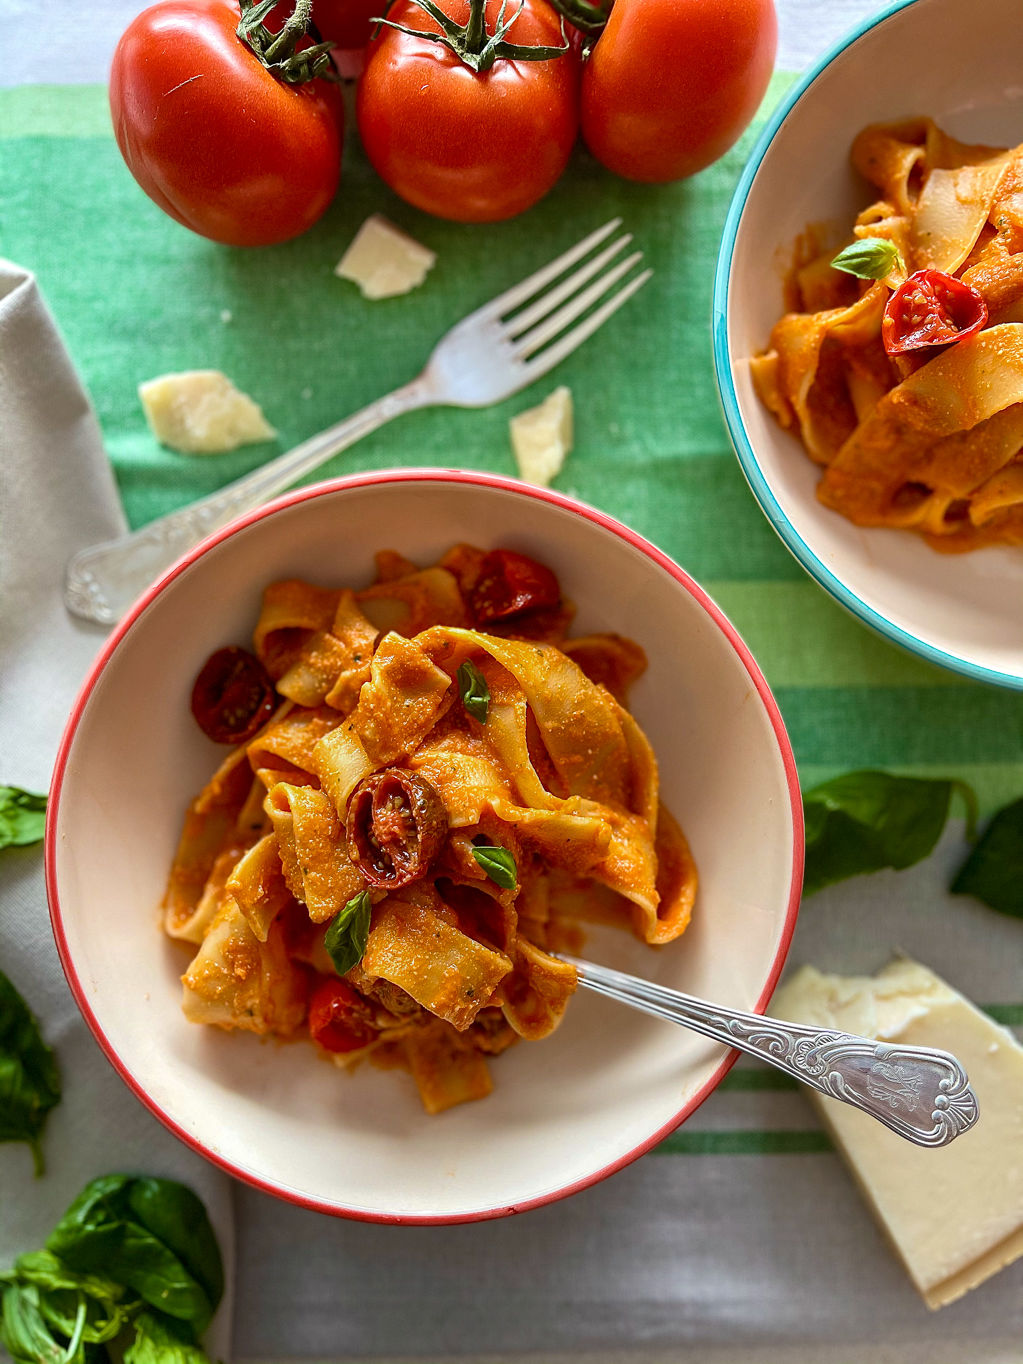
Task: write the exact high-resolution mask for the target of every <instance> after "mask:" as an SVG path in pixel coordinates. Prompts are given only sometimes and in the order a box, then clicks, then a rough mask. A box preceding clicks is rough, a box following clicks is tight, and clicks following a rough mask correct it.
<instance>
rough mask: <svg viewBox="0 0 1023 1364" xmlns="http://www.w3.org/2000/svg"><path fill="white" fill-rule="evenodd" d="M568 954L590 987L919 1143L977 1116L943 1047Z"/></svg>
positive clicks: (930, 1142)
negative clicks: (728, 998)
mask: <svg viewBox="0 0 1023 1364" xmlns="http://www.w3.org/2000/svg"><path fill="white" fill-rule="evenodd" d="M565 960H566V961H569V962H571V963H572V965H573V966H575V968H576V970H577V971H578V974H579V984H580V985H583V986H585V987H586V988H587V989H588V990H594V991H595V992H596V993H597V994H601V995H606V996H607V997H608V998H609V999H616V1000H618V1001H619V1002H620V1003H622V1004H629V1005H631V1006H632V1007H633V1008H634V1009H640V1010H641V1011H642V1012H644V1013H648V1014H653V1015H654V1016H655V1017H657V1018H665V1019H667V1020H668V1021H669V1022H671V1023H680V1024H681V1025H682V1026H683V1027H686V1028H692V1029H693V1031H694V1032H699V1033H702V1034H703V1035H704V1036H705V1037H712V1038H714V1039H715V1040H716V1041H718V1042H725V1043H726V1044H727V1045H729V1046H732V1047H737V1048H738V1049H739V1050H740V1051H745V1052H748V1053H749V1054H750V1055H752V1056H759V1057H760V1058H761V1059H762V1060H764V1061H767V1062H768V1063H769V1064H770V1065H772V1066H776V1067H777V1068H778V1069H779V1070H784V1071H787V1072H788V1074H789V1075H792V1076H793V1077H794V1078H795V1079H797V1080H799V1081H801V1082H802V1083H803V1084H806V1085H810V1086H812V1087H813V1088H814V1089H816V1090H819V1091H820V1093H821V1094H826V1095H827V1096H828V1097H829V1098H832V1099H841V1100H843V1101H844V1102H845V1103H847V1104H852V1106H853V1107H854V1108H860V1109H862V1110H863V1112H864V1113H869V1114H870V1116H871V1117H873V1118H877V1119H878V1120H879V1121H880V1122H883V1123H884V1124H885V1126H886V1127H890V1128H891V1129H892V1131H893V1132H897V1133H898V1134H899V1136H901V1137H906V1138H907V1139H908V1140H909V1141H912V1142H916V1143H917V1145H919V1146H945V1145H947V1143H948V1142H950V1141H954V1140H955V1138H956V1137H958V1136H959V1135H960V1134H961V1133H963V1132H966V1131H968V1130H969V1129H970V1128H971V1127H972V1126H973V1124H974V1123H975V1122H976V1121H977V1114H978V1110H977V1099H976V1096H975V1095H974V1093H973V1090H972V1089H971V1088H970V1084H969V1080H968V1079H967V1076H966V1072H965V1071H964V1070H963V1067H962V1066H961V1065H960V1064H959V1062H958V1061H957V1060H956V1058H955V1057H954V1056H951V1055H950V1054H949V1053H948V1052H946V1051H938V1050H936V1049H934V1048H931V1047H907V1046H899V1045H897V1044H895V1043H891V1042H876V1041H873V1040H871V1039H870V1038H868V1037H856V1036H854V1035H853V1034H852V1033H846V1032H837V1031H835V1030H834V1029H830V1028H811V1027H806V1026H804V1025H803V1024H800V1023H785V1022H782V1021H781V1020H779V1019H775V1018H764V1017H762V1016H761V1015H760V1014H748V1013H741V1012H739V1011H738V1010H734V1009H723V1008H721V1007H719V1006H718V1005H715V1004H709V1003H708V1002H707V1001H706V1000H702V999H697V998H696V997H695V996H693V995H686V994H682V993H681V992H680V991H678V990H669V989H667V988H666V987H665V986H663V985H654V984H652V983H650V982H649V981H644V980H640V979H638V978H637V977H635V976H627V975H624V974H623V973H622V972H620V971H612V970H610V969H609V968H607V967H604V966H594V965H592V964H591V963H590V962H583V961H577V960H576V959H575V958H573V957H566V958H565Z"/></svg>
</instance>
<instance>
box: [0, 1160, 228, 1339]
mask: <svg viewBox="0 0 1023 1364" xmlns="http://www.w3.org/2000/svg"><path fill="white" fill-rule="evenodd" d="M223 1291H224V1275H223V1267H222V1265H221V1260H220V1251H219V1249H218V1247H217V1241H216V1237H215V1236H214V1234H213V1228H212V1227H211V1226H210V1223H209V1219H208V1218H207V1216H206V1210H205V1208H204V1207H203V1205H202V1203H201V1201H200V1200H199V1199H198V1198H197V1197H196V1196H195V1194H194V1193H192V1191H191V1189H188V1188H186V1187H185V1186H184V1185H183V1184H178V1183H177V1182H176V1181H174V1180H169V1179H150V1178H145V1177H140V1176H134V1175H116V1174H115V1175H104V1176H102V1177H101V1178H99V1179H94V1180H93V1181H92V1182H91V1183H90V1184H87V1185H86V1187H85V1188H84V1189H83V1190H82V1192H81V1193H80V1194H79V1195H78V1197H77V1198H76V1199H75V1200H74V1202H73V1203H72V1204H71V1206H70V1207H69V1208H68V1210H67V1212H65V1214H64V1216H63V1217H62V1218H61V1220H60V1221H59V1222H58V1224H57V1226H56V1227H55V1228H54V1230H53V1232H52V1233H51V1235H50V1237H49V1238H48V1240H47V1243H46V1248H45V1249H44V1250H38V1251H32V1252H30V1253H29V1254H26V1255H22V1256H20V1257H19V1258H18V1259H17V1260H16V1261H15V1263H14V1267H13V1269H11V1270H9V1271H7V1272H6V1273H4V1274H0V1345H3V1346H4V1348H5V1349H6V1350H7V1351H8V1353H9V1354H10V1356H11V1358H12V1359H13V1360H15V1361H17V1364H99V1362H100V1361H113V1360H121V1359H122V1358H123V1361H124V1364H209V1360H208V1357H207V1355H206V1353H205V1351H204V1350H203V1349H202V1347H201V1346H200V1345H199V1343H198V1338H199V1332H201V1331H202V1330H203V1329H204V1328H205V1326H206V1325H207V1324H208V1322H209V1320H210V1318H211V1317H212V1315H213V1312H214V1310H215V1309H216V1306H217V1304H218V1303H219V1301H220V1299H221V1297H222V1295H223ZM131 1328H134V1332H135V1336H134V1340H133V1341H132V1343H131V1344H129V1345H128V1347H127V1349H126V1350H124V1351H123V1352H122V1346H123V1343H124V1342H123V1335H124V1332H125V1331H126V1330H128V1329H131ZM115 1342H116V1343H115Z"/></svg>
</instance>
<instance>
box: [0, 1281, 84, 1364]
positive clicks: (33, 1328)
mask: <svg viewBox="0 0 1023 1364" xmlns="http://www.w3.org/2000/svg"><path fill="white" fill-rule="evenodd" d="M0 1292H2V1293H3V1303H2V1306H0V1345H2V1346H3V1347H4V1349H5V1350H6V1351H7V1353H8V1354H9V1355H10V1356H11V1358H12V1359H13V1360H14V1361H15V1364H65V1361H66V1360H73V1359H74V1356H73V1355H71V1356H69V1355H68V1353H67V1352H66V1350H65V1347H64V1345H62V1344H61V1343H60V1342H59V1341H58V1340H57V1339H56V1338H55V1337H54V1334H53V1332H52V1331H51V1330H50V1327H49V1326H48V1325H47V1324H46V1319H45V1317H44V1316H43V1314H42V1311H41V1309H40V1306H39V1298H40V1293H39V1289H38V1288H37V1287H36V1286H35V1284H21V1283H18V1282H16V1281H9V1280H8V1276H6V1275H5V1276H4V1278H2V1279H0Z"/></svg>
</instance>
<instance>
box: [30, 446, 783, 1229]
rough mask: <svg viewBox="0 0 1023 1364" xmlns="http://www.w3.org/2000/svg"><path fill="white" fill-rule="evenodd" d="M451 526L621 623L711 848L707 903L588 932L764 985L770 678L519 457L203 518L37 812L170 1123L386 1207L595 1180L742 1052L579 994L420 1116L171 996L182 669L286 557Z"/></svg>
mask: <svg viewBox="0 0 1023 1364" xmlns="http://www.w3.org/2000/svg"><path fill="white" fill-rule="evenodd" d="M459 540H471V541H472V542H474V543H476V544H479V545H483V546H491V545H497V544H501V545H506V546H509V547H511V548H515V549H519V550H522V551H524V552H525V553H528V554H532V555H534V556H535V557H537V558H539V559H542V560H543V561H544V562H546V563H548V564H550V566H551V567H552V568H553V569H554V570H555V572H556V573H557V574H558V575H559V577H560V579H561V582H562V584H563V587H564V589H565V591H566V593H567V594H568V595H569V596H571V597H572V598H573V599H574V600H575V601H576V602H577V603H578V606H579V614H578V618H577V622H576V632H577V633H583V632H586V631H588V630H614V631H618V632H619V633H621V634H626V635H629V636H631V637H632V638H634V639H636V640H638V641H639V643H640V644H641V645H642V646H643V648H644V649H645V650H646V651H647V654H648V656H649V660H650V667H649V670H648V672H647V673H646V675H645V676H644V677H643V678H642V679H641V681H640V682H639V683H638V684H637V686H636V687H635V690H634V693H633V697H632V706H633V710H634V712H635V714H636V716H637V718H638V719H639V721H640V723H641V724H642V726H643V728H644V729H645V730H646V732H647V734H648V735H649V736H650V739H651V740H652V742H653V745H654V748H655V750H656V752H657V755H658V758H659V760H660V768H661V780H662V789H663V793H664V797H665V800H666V801H667V803H668V805H669V806H670V808H671V809H672V810H673V811H674V813H675V814H676V816H677V817H678V818H679V820H680V821H681V823H682V826H683V828H684V829H685V830H686V833H687V834H688V836H689V839H690V842H691V843H692V846H693V850H694V853H695V856H696V859H697V862H698V865H699V869H700V875H701V888H700V895H699V899H698V902H697V912H696V915H695V917H694V922H693V925H692V926H691V928H690V929H689V931H688V932H687V933H686V934H685V936H684V937H683V938H682V939H681V940H680V941H679V942H678V943H675V944H673V945H671V946H670V947H667V948H663V949H659V950H654V949H651V948H648V947H645V946H644V945H642V944H640V943H638V942H635V941H634V940H633V939H632V938H631V937H629V936H627V935H625V934H621V933H614V932H612V931H610V930H606V931H598V930H593V931H592V933H591V934H590V936H589V937H588V955H590V956H591V957H592V958H593V959H595V960H598V961H603V962H606V963H608V964H610V965H614V966H617V967H619V968H620V969H622V970H626V971H631V972H634V973H635V974H637V975H643V976H646V977H648V978H650V979H656V980H658V981H661V982H663V983H665V984H669V985H673V986H676V987H678V988H681V989H685V990H691V991H693V992H694V993H696V994H701V995H704V996H706V997H708V998H711V999H716V1000H720V1001H721V1002H722V1003H727V1004H732V1005H736V1006H738V1007H740V1008H746V1009H763V1008H764V1007H765V1006H766V1004H767V1002H768V1000H769V998H770V996H771V993H772V991H773V989H774V986H775V983H776V981H777V979H778V975H779V973H780V971H781V968H782V965H783V962H784V959H785V954H786V951H787V949H788V945H789V941H790V939H791V936H792V931H793V928H794V926H795V919H796V911H797V907H798V902H799V893H800V888H801V878H802V865H803V828H802V805H801V801H800V795H799V786H798V782H797V778H796V769H795V763H794V761H793V758H792V753H791V750H790V747H789V743H788V739H787V737H786V734H785V730H784V727H783V725H782V721H781V717H780V716H779V714H778V709H777V706H776V705H775V703H774V700H773V698H772V697H771V694H770V692H769V690H768V688H767V684H766V683H765V681H764V679H763V677H762V676H761V674H760V672H759V670H758V668H757V666H756V664H755V663H754V661H753V659H752V658H751V657H750V654H749V652H748V650H747V649H746V647H745V646H744V645H743V643H742V641H741V640H740V639H739V637H738V635H737V634H736V633H735V631H734V630H733V628H732V627H731V625H730V624H729V623H728V621H727V620H726V619H725V618H724V616H723V615H722V614H721V612H720V611H719V610H718V608H717V607H716V606H715V605H714V603H713V602H712V601H711V600H710V599H709V598H708V597H707V596H706V594H705V593H704V592H703V591H702V590H701V589H700V588H699V587H698V586H697V585H696V584H695V583H694V582H693V581H692V579H691V578H689V577H688V576H687V575H686V574H685V573H684V572H683V571H682V570H681V569H680V568H679V567H678V566H677V565H676V564H674V563H672V561H671V560H670V559H668V558H667V557H666V556H665V555H663V554H661V553H660V551H658V550H657V549H655V548H654V547H653V546H652V545H650V544H648V543H647V542H646V541H644V540H643V539H642V538H641V537H640V536H638V535H636V534H634V533H633V532H632V531H629V530H627V529H626V528H625V527H624V526H622V525H620V524H619V523H618V522H616V521H614V520H612V519H611V518H610V517H607V516H604V515H603V514H602V513H600V512H597V511H594V510H592V509H591V508H589V507H586V506H583V505H581V504H580V503H577V502H573V501H571V500H570V499H568V498H565V497H561V496H559V495H558V494H556V493H551V492H547V491H544V490H539V489H535V488H531V487H528V486H526V485H523V484H520V483H517V482H515V481H513V480H510V479H503V478H498V477H495V476H492V475H487V474H473V473H464V472H458V471H450V470H414V471H413V470H410V471H399V472H387V473H381V474H369V475H360V476H356V477H352V478H345V479H339V480H337V481H335V482H331V483H323V484H319V485H317V486H316V487H312V488H306V489H303V490H301V491H300V492H297V493H294V494H292V495H290V496H287V497H284V498H281V499H279V500H278V501H276V502H274V503H272V504H271V505H270V506H268V507H266V508H264V509H262V510H261V511H259V512H256V513H253V514H252V515H251V516H247V517H244V518H242V519H240V520H238V521H235V522H234V523H233V524H232V525H230V526H228V527H227V528H226V529H224V530H223V531H220V532H219V533H217V534H216V535H213V536H211V537H210V538H209V539H207V540H206V541H204V542H203V544H201V545H200V546H199V547H198V548H197V549H196V550H195V551H193V552H192V553H191V554H190V555H188V556H187V557H186V558H184V559H183V560H181V561H180V562H179V563H178V564H177V565H175V566H174V567H173V568H172V569H170V570H169V571H168V573H167V574H166V575H165V576H164V577H163V578H162V579H161V580H160V581H159V582H158V583H157V584H156V585H155V586H154V587H153V588H151V589H150V591H149V592H148V593H146V595H145V596H144V597H142V598H141V600H140V601H139V602H138V603H137V605H136V606H135V607H134V608H133V609H132V610H131V611H130V612H129V614H128V616H127V617H126V618H125V620H124V621H123V623H122V624H121V625H120V627H119V628H118V629H117V630H116V631H115V632H114V634H113V636H112V637H111V639H110V641H109V643H108V644H107V646H106V648H105V649H104V650H103V652H102V654H101V655H100V657H99V660H98V661H97V663H96V665H95V667H94V669H93V671H92V673H91V675H90V676H89V678H88V679H87V681H86V683H85V686H84V687H83V688H82V691H81V694H80V695H79V697H78V700H77V701H76V703H75V706H74V709H73V711H72V714H71V718H70V720H69V722H68V726H67V730H66V732H65V735H64V738H63V741H62V743H61V747H60V752H59V755H58V758H57V765H56V770H55V774H54V781H53V789H52V793H51V799H50V808H49V816H48V821H47V832H46V872H47V885H48V891H49V898H50V911H51V916H52V920H53V929H54V934H55V936H56V939H57V946H58V948H59V951H60V955H61V959H62V961H63V964H64V969H65V971H66V973H67V977H68V980H69V982H70V984H71V988H72V990H73V991H74V993H75V997H76V999H77V1000H78V1004H79V1006H80V1008H81V1009H82V1012H83V1014H84V1015H85V1018H86V1020H87V1021H88V1023H89V1025H90V1027H91V1028H92V1030H93V1032H94V1033H95V1035H96V1037H97V1039H98V1041H99V1043H100V1045H101V1046H102V1047H103V1049H104V1050H105V1052H106V1054H107V1056H108V1057H109V1058H110V1060H111V1062H112V1063H113V1065H114V1066H115V1067H116V1068H117V1070H118V1071H119V1072H120V1074H121V1076H122V1077H123V1078H124V1080H125V1081H126V1083H127V1084H128V1085H129V1086H130V1087H131V1088H132V1089H133V1090H134V1091H135V1093H136V1094H137V1095H138V1097H139V1098H140V1099H141V1100H142V1101H143V1103H145V1104H146V1105H147V1106H148V1107H149V1108H150V1109H151V1110H152V1111H153V1113H155V1114H156V1116H157V1117H158V1118H160V1119H161V1120H162V1121H163V1122H164V1123H165V1124H166V1125H167V1126H168V1127H169V1128H170V1129H171V1131H173V1132H175V1133H176V1134H177V1135H178V1136H179V1137H181V1139H182V1140H183V1141H186V1142H187V1143H189V1145H191V1146H193V1147H194V1148H195V1149H196V1150H197V1151H199V1152H200V1153H201V1154H202V1155H204V1156H206V1157H207V1158H208V1159H209V1160H211V1161H213V1162H214V1163H215V1164H217V1165H220V1166H221V1167H223V1168H224V1169H225V1170H227V1171H229V1172H230V1173H231V1174H233V1175H236V1176H238V1177H239V1178H240V1179H244V1180H246V1181H248V1182H249V1183H251V1184H254V1185H256V1186H257V1187H259V1188H261V1189H264V1190H266V1191H267V1192H268V1193H272V1194H276V1195H277V1196H278V1197H281V1198H284V1199H287V1200H289V1201H291V1202H294V1203H298V1204H301V1205H302V1206H305V1207H309V1208H315V1209H318V1210H319V1211H322V1212H328V1213H333V1214H338V1215H342V1216H348V1217H355V1218H363V1219H367V1220H373V1221H386V1222H458V1221H469V1220H475V1219H479V1218H486V1217H499V1216H502V1215H504V1214H507V1213H511V1212H518V1211H522V1210H524V1209H526V1208H531V1207H536V1206H538V1205H540V1204H543V1203H547V1202H550V1201H552V1200H553V1199H556V1198H561V1197H564V1196H565V1195H566V1194H569V1193H572V1192H574V1191H575V1190H577V1189H581V1188H585V1187H586V1186H587V1185H589V1184H593V1183H595V1182H596V1181H597V1180H599V1179H602V1178H604V1177H605V1176H606V1175H609V1174H611V1173H613V1172H614V1171H615V1170H617V1169H620V1168H621V1167H622V1166H623V1165H625V1164H627V1163H628V1162H629V1161H631V1160H633V1159H635V1158H636V1157H637V1156H639V1155H641V1154H642V1153H643V1152H644V1151H646V1150H648V1149H649V1148H650V1147H651V1146H652V1145H654V1144H655V1143H656V1142H657V1141H659V1140H660V1139H661V1138H662V1137H664V1136H665V1135H666V1134H667V1133H668V1132H670V1131H672V1129H673V1128H675V1127H676V1126H677V1125H678V1124H679V1123H680V1122H682V1121H684V1120H685V1119H686V1118H687V1117H688V1116H689V1115H690V1114H691V1113H692V1112H693V1111H694V1109H696V1107H697V1106H698V1105H699V1104H700V1103H701V1102H702V1101H703V1100H704V1099H705V1098H706V1097H707V1095H708V1094H710V1092H711V1091H712V1090H713V1089H714V1087H715V1085H716V1084H717V1083H718V1081H719V1080H720V1079H721V1077H722V1075H723V1074H724V1073H725V1071H726V1070H727V1069H728V1066H729V1064H730V1061H731V1059H732V1056H731V1054H730V1053H728V1052H727V1051H726V1050H725V1049H724V1048H722V1047H720V1046H716V1045H713V1044H711V1043H708V1042H706V1041H704V1040H703V1039H701V1038H698V1037H696V1036H695V1035H691V1034H688V1033H686V1032H684V1031H683V1030H681V1029H679V1028H676V1027H674V1026H673V1025H671V1024H668V1023H662V1022H659V1021H657V1020H655V1019H649V1018H645V1017H643V1016H641V1015H639V1014H634V1013H632V1012H631V1011H630V1010H627V1009H625V1008H623V1007H622V1006H619V1005H615V1004H612V1003H611V1002H610V1001H605V1000H602V999H599V998H596V997H593V996H589V997H586V996H584V995H580V996H578V997H577V998H576V999H574V1000H573V1001H572V1004H571V1006H570V1008H569V1012H568V1016H567V1017H566V1019H565V1021H564V1023H563V1024H562V1026H561V1028H560V1029H559V1030H558V1031H557V1033H555V1034H554V1036H552V1037H551V1038H549V1039H546V1040H545V1041H543V1042H540V1043H528V1044H527V1043H523V1044H521V1045H520V1046H518V1047H514V1048H512V1049H511V1051H509V1052H507V1053H506V1054H505V1055H503V1056H501V1057H498V1058H496V1059H495V1061H494V1065H493V1074H494V1080H495V1089H494V1093H493V1095H492V1096H491V1097H490V1098H488V1099H486V1100H484V1101H482V1102H479V1103H473V1104H466V1105H463V1106H461V1107H459V1108H456V1109H453V1110H451V1111H450V1112H448V1113H444V1114H442V1115H440V1116H439V1117H434V1118H431V1117H427V1116H426V1115H425V1114H424V1113H423V1111H422V1109H421V1107H420V1105H419V1100H418V1098H417V1096H416V1094H415V1091H414V1086H413V1085H412V1082H411V1081H410V1080H409V1078H408V1077H407V1076H405V1075H403V1074H402V1073H400V1072H391V1071H380V1070H376V1069H374V1068H373V1067H371V1066H364V1067H362V1068H361V1069H360V1070H358V1071H357V1072H356V1073H355V1074H351V1075H349V1074H345V1073H343V1072H341V1071H338V1070H336V1069H335V1068H334V1067H333V1066H331V1065H330V1064H329V1063H327V1062H324V1061H323V1060H321V1059H320V1058H319V1056H318V1055H317V1054H316V1052H315V1050H314V1048H313V1047H311V1046H304V1045H302V1044H290V1045H286V1044H281V1043H276V1042H273V1041H270V1042H261V1041H260V1040H259V1039H257V1038H255V1037H252V1036H250V1035H247V1034H237V1033H236V1034H227V1033H223V1032H220V1031H219V1030H217V1029H212V1028H204V1027H197V1026H194V1025H192V1024H189V1023H188V1022H186V1020H185V1018H184V1016H183V1015H182V1013H181V1008H180V987H179V983H178V978H179V976H180V974H181V972H182V971H183V970H184V969H185V966H186V964H187V954H184V953H183V951H182V949H181V947H180V945H178V944H175V943H172V942H169V941H168V940H166V939H165V938H164V937H163V934H162V933H161V931H160V926H159V915H158V912H157V908H156V906H157V904H158V902H159V900H160V896H161V894H162V891H163V886H164V881H165V878H166V874H167V868H168V865H169V863H170V860H171V857H172V855H173V851H174V847H175V844H176V840H177V837H178V833H179V830H180V823H181V818H182V814H183V811H184V809H185V806H186V804H187V803H188V801H189V799H190V798H191V797H192V795H193V794H194V793H195V791H197V790H198V789H199V787H200V786H201V785H202V784H203V783H204V781H205V780H206V779H207V778H208V776H209V774H210V773H211V772H212V771H213V769H214V767H215V766H216V764H217V762H218V761H219V759H220V757H221V756H222V750H220V749H218V748H216V747H215V746H214V745H213V744H210V743H209V742H208V741H207V740H206V739H204V738H203V736H202V734H201V733H199V731H198V729H197V728H196V726H195V724H194V722H193V720H192V718H191V716H190V714H189V706H188V698H189V694H190V691H191V686H192V682H193V679H194V677H195V674H196V672H197V670H198V669H199V667H200V666H201V664H202V663H203V661H204V660H205V658H206V657H207V655H208V654H210V653H211V652H212V651H213V650H214V649H215V648H218V647H220V646H221V645H223V644H227V643H244V642H246V640H247V637H248V636H249V634H250V632H251V630H252V626H253V623H254V622H255V619H256V615H257V611H258V607H259V600H260V593H261V591H262V589H263V586H264V585H265V584H266V583H268V582H271V581H273V580H274V579H275V578H281V577H291V576H298V577H302V576H306V577H309V578H311V579H312V580H313V581H317V582H321V583H329V584H338V585H340V584H347V583H351V584H360V583H363V582H367V581H368V580H369V577H370V575H371V571H372V555H373V552H374V551H375V550H377V549H380V548H385V547H386V548H394V549H398V550H400V551H401V552H402V553H404V554H406V555H408V556H409V557H410V558H412V559H414V560H417V561H419V562H422V563H424V564H425V563H429V562H431V561H432V560H434V559H435V558H436V557H437V556H438V555H439V554H441V553H442V552H443V551H444V550H445V549H447V548H448V546H449V545H451V544H453V543H455V542H457V541H459Z"/></svg>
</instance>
